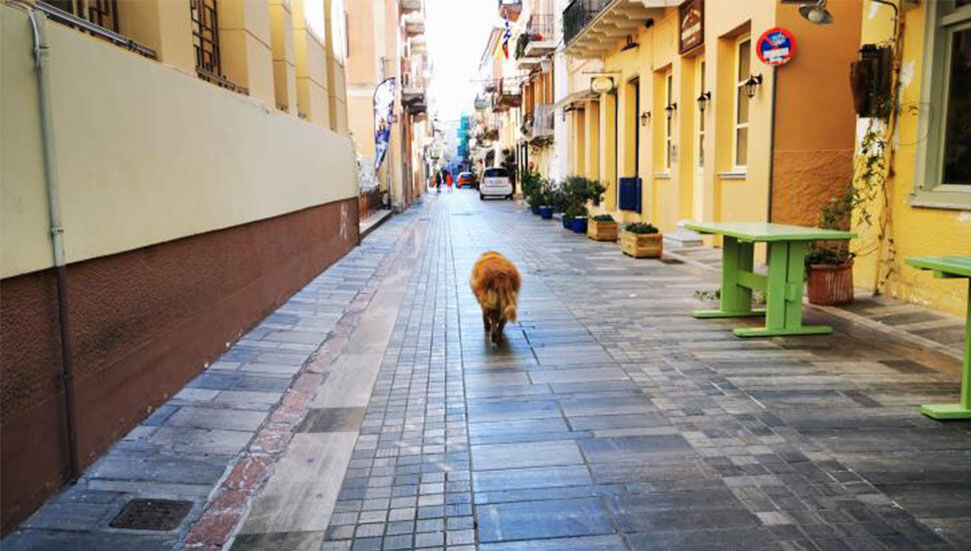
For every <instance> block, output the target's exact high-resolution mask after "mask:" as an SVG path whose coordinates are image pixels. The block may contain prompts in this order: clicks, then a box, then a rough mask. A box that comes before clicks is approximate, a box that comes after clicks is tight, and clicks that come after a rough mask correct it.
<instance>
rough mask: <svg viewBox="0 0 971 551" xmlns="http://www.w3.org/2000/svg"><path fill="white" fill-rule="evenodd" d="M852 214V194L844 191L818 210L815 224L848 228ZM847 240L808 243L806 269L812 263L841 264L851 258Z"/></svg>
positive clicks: (842, 228) (830, 228)
mask: <svg viewBox="0 0 971 551" xmlns="http://www.w3.org/2000/svg"><path fill="white" fill-rule="evenodd" d="M852 215H853V198H852V194H850V193H846V194H844V195H842V196H841V197H834V198H832V199H831V200H830V202H829V204H828V205H826V206H825V207H823V208H822V209H821V210H820V211H819V215H818V216H816V225H817V226H819V227H820V228H823V229H826V230H848V229H850V223H851V220H852ZM853 257H854V254H853V253H852V252H850V245H849V242H847V241H814V242H812V243H810V244H809V250H808V251H807V252H806V261H805V263H806V269H808V268H809V267H810V266H812V265H813V264H828V265H831V266H842V265H843V264H846V263H847V262H849V261H851V260H853Z"/></svg>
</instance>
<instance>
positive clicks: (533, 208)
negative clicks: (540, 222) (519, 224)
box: [529, 205, 539, 215]
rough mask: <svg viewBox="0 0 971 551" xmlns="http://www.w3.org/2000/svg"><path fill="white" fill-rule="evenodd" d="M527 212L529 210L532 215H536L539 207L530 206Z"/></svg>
mask: <svg viewBox="0 0 971 551" xmlns="http://www.w3.org/2000/svg"><path fill="white" fill-rule="evenodd" d="M529 210H531V211H532V212H533V214H536V215H538V214H539V205H532V206H530V207H529Z"/></svg>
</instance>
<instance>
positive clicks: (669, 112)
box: [664, 101, 678, 120]
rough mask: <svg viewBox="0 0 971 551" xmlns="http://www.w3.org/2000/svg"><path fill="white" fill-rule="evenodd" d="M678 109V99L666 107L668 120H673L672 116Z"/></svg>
mask: <svg viewBox="0 0 971 551" xmlns="http://www.w3.org/2000/svg"><path fill="white" fill-rule="evenodd" d="M677 110H678V102H676V101H675V102H672V103H671V104H670V105H668V106H667V107H665V108H664V111H665V112H666V113H667V116H668V120H671V117H673V116H674V112H675V111H677Z"/></svg>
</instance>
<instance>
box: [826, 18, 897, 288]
mask: <svg viewBox="0 0 971 551" xmlns="http://www.w3.org/2000/svg"><path fill="white" fill-rule="evenodd" d="M903 19H904V18H903V17H896V18H895V21H896V23H895V27H894V33H893V35H892V36H891V37H890V38H889V39H887V41H885V43H883V44H880V45H878V46H883V47H889V48H890V49H891V51H892V53H893V55H892V58H891V59H892V61H891V71H890V85H889V86H885V87H881V88H882V89H883V90H884V91H883V92H882V93H883V94H884V97H878V98H873V100H872V101H873V103H874V104H875V105H878V106H880V107H881V109H879V110H878V111H879V116H877V117H872V118H870V119H868V120H867V126H866V130H865V131H864V132H863V134H862V136H861V137H860V140H859V149H858V150H857V152H856V160H855V166H854V171H853V183H852V184H851V185H850V187H849V189H848V190H847V191H846V195H845V196H844V197H841V198H837V199H836V200H835V201H836V202H838V203H840V204H842V205H844V206H845V207H847V208H848V209H849V211H850V212H851V213H852V214H851V216H852V218H851V220H852V222H853V223H854V224H855V225H856V226H857V227H864V228H865V227H871V226H872V227H874V230H875V232H876V236H875V241H874V243H873V245H872V246H867V247H865V248H863V249H858V250H857V251H856V255H858V256H865V255H870V254H874V255H876V270H875V277H874V282H873V289H874V294H880V292H881V291H882V288H883V286H884V285H885V284H886V282H887V281H888V280H889V279H890V277H891V276H892V275H893V274H894V272H895V270H896V265H895V259H896V254H897V253H896V247H895V245H894V241H893V210H892V208H891V203H892V201H893V176H894V174H893V165H894V156H895V154H896V144H895V141H894V135H895V133H896V131H897V123H898V121H899V118H900V115H901V106H900V93H901V85H900V74H901V67H902V63H903ZM909 111H910V112H911V113H916V107H911V108H910V110H909ZM874 207H878V208H879V211H878V212H877V213H876V214H874V213H873V212H872V211H871V209H873V208H874Z"/></svg>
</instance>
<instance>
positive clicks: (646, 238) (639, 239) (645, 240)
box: [620, 231, 664, 258]
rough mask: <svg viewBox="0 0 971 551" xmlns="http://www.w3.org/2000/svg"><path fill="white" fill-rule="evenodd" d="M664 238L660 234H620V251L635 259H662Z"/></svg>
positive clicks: (623, 232) (627, 232)
mask: <svg viewBox="0 0 971 551" xmlns="http://www.w3.org/2000/svg"><path fill="white" fill-rule="evenodd" d="M663 243H664V236H663V235H662V234H660V233H631V232H629V231H622V232H620V250H621V251H623V253H624V254H626V255H628V256H633V257H634V258H661V253H663V252H664V244H663Z"/></svg>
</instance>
